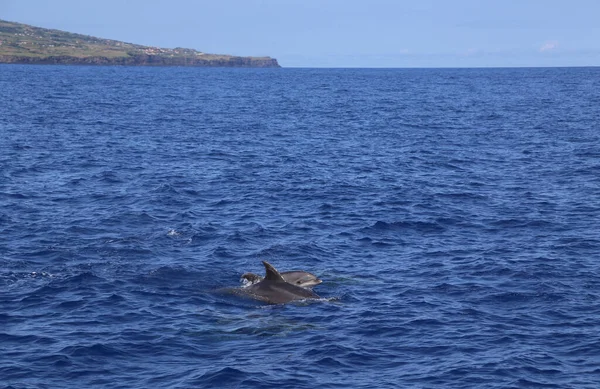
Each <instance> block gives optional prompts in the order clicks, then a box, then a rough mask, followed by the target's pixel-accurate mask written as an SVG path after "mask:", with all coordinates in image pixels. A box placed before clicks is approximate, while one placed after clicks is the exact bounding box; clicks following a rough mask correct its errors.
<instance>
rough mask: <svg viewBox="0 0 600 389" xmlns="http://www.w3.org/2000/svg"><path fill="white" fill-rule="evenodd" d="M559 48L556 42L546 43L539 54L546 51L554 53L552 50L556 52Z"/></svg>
mask: <svg viewBox="0 0 600 389" xmlns="http://www.w3.org/2000/svg"><path fill="white" fill-rule="evenodd" d="M557 47H558V42H556V41H552V42H546V43H544V44H543V45H542V46H541V47H540V49H539V52H540V53H544V52H546V51H552V50H555V49H556V48H557Z"/></svg>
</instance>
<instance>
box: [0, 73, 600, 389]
mask: <svg viewBox="0 0 600 389" xmlns="http://www.w3.org/2000/svg"><path fill="white" fill-rule="evenodd" d="M261 260H267V261H269V262H271V263H272V264H273V265H274V266H275V267H277V268H278V269H279V270H282V271H283V270H292V269H302V270H306V271H310V272H313V273H315V274H317V275H318V276H319V277H320V278H322V279H323V283H322V284H321V285H319V286H317V287H315V292H317V293H318V294H319V295H320V296H322V297H323V299H322V300H317V301H307V302H300V303H290V304H285V305H268V304H265V303H262V302H259V301H255V300H251V299H247V298H242V297H240V296H237V295H235V294H231V293H229V291H230V289H228V288H234V287H239V285H240V282H239V278H240V275H241V274H242V273H244V272H247V271H252V272H256V273H262V272H263V271H264V269H263V268H262V265H261ZM0 387H2V388H86V387H98V388H125V387H126V388H212V387H215V388H217V387H218V388H272V387H285V388H316V387H318V388H598V387H600V68H540V69H396V70H387V69H198V68H136V67H83V66H82V67H78V66H74V67H67V66H17V65H3V66H0Z"/></svg>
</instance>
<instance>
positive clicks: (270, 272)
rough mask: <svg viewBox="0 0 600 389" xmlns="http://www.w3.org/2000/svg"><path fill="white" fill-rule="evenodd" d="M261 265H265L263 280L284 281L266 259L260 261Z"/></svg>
mask: <svg viewBox="0 0 600 389" xmlns="http://www.w3.org/2000/svg"><path fill="white" fill-rule="evenodd" d="M262 263H263V265H265V271H266V272H267V274H266V275H265V280H269V281H273V282H285V280H284V279H283V277H282V276H281V274H279V272H278V271H277V269H275V268H274V267H273V265H271V264H270V263H269V262H267V261H262Z"/></svg>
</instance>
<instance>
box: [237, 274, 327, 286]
mask: <svg viewBox="0 0 600 389" xmlns="http://www.w3.org/2000/svg"><path fill="white" fill-rule="evenodd" d="M279 274H281V276H282V277H283V279H284V280H285V282H289V283H290V284H294V285H297V286H301V287H303V288H310V287H313V286H315V285H319V284H320V283H321V282H323V280H320V279H318V278H317V276H315V275H314V274H312V273H309V272H306V271H301V270H292V271H282V272H280V273H279ZM241 279H242V280H244V284H245V285H247V286H250V285H253V284H256V283H258V282H260V281H262V279H263V278H262V277H261V276H259V275H258V274H254V273H244V274H242V278H241Z"/></svg>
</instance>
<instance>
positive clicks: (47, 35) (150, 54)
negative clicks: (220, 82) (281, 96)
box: [0, 20, 280, 68]
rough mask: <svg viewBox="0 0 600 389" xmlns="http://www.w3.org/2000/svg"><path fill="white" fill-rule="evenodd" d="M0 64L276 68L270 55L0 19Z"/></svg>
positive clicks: (276, 65)
mask: <svg viewBox="0 0 600 389" xmlns="http://www.w3.org/2000/svg"><path fill="white" fill-rule="evenodd" d="M0 63H12V64H42V65H124V66H193V67H247V68H267V67H268V68H273V67H280V66H279V64H278V63H277V60H276V59H275V58H271V57H240V56H233V55H223V54H207V53H203V52H200V51H197V50H194V49H185V48H175V49H166V48H160V47H152V46H142V45H136V44H133V43H126V42H120V41H115V40H111V39H102V38H96V37H92V36H88V35H81V34H74V33H70V32H65V31H59V30H51V29H46V28H39V27H34V26H29V25H26V24H21V23H13V22H7V21H4V20H0Z"/></svg>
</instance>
